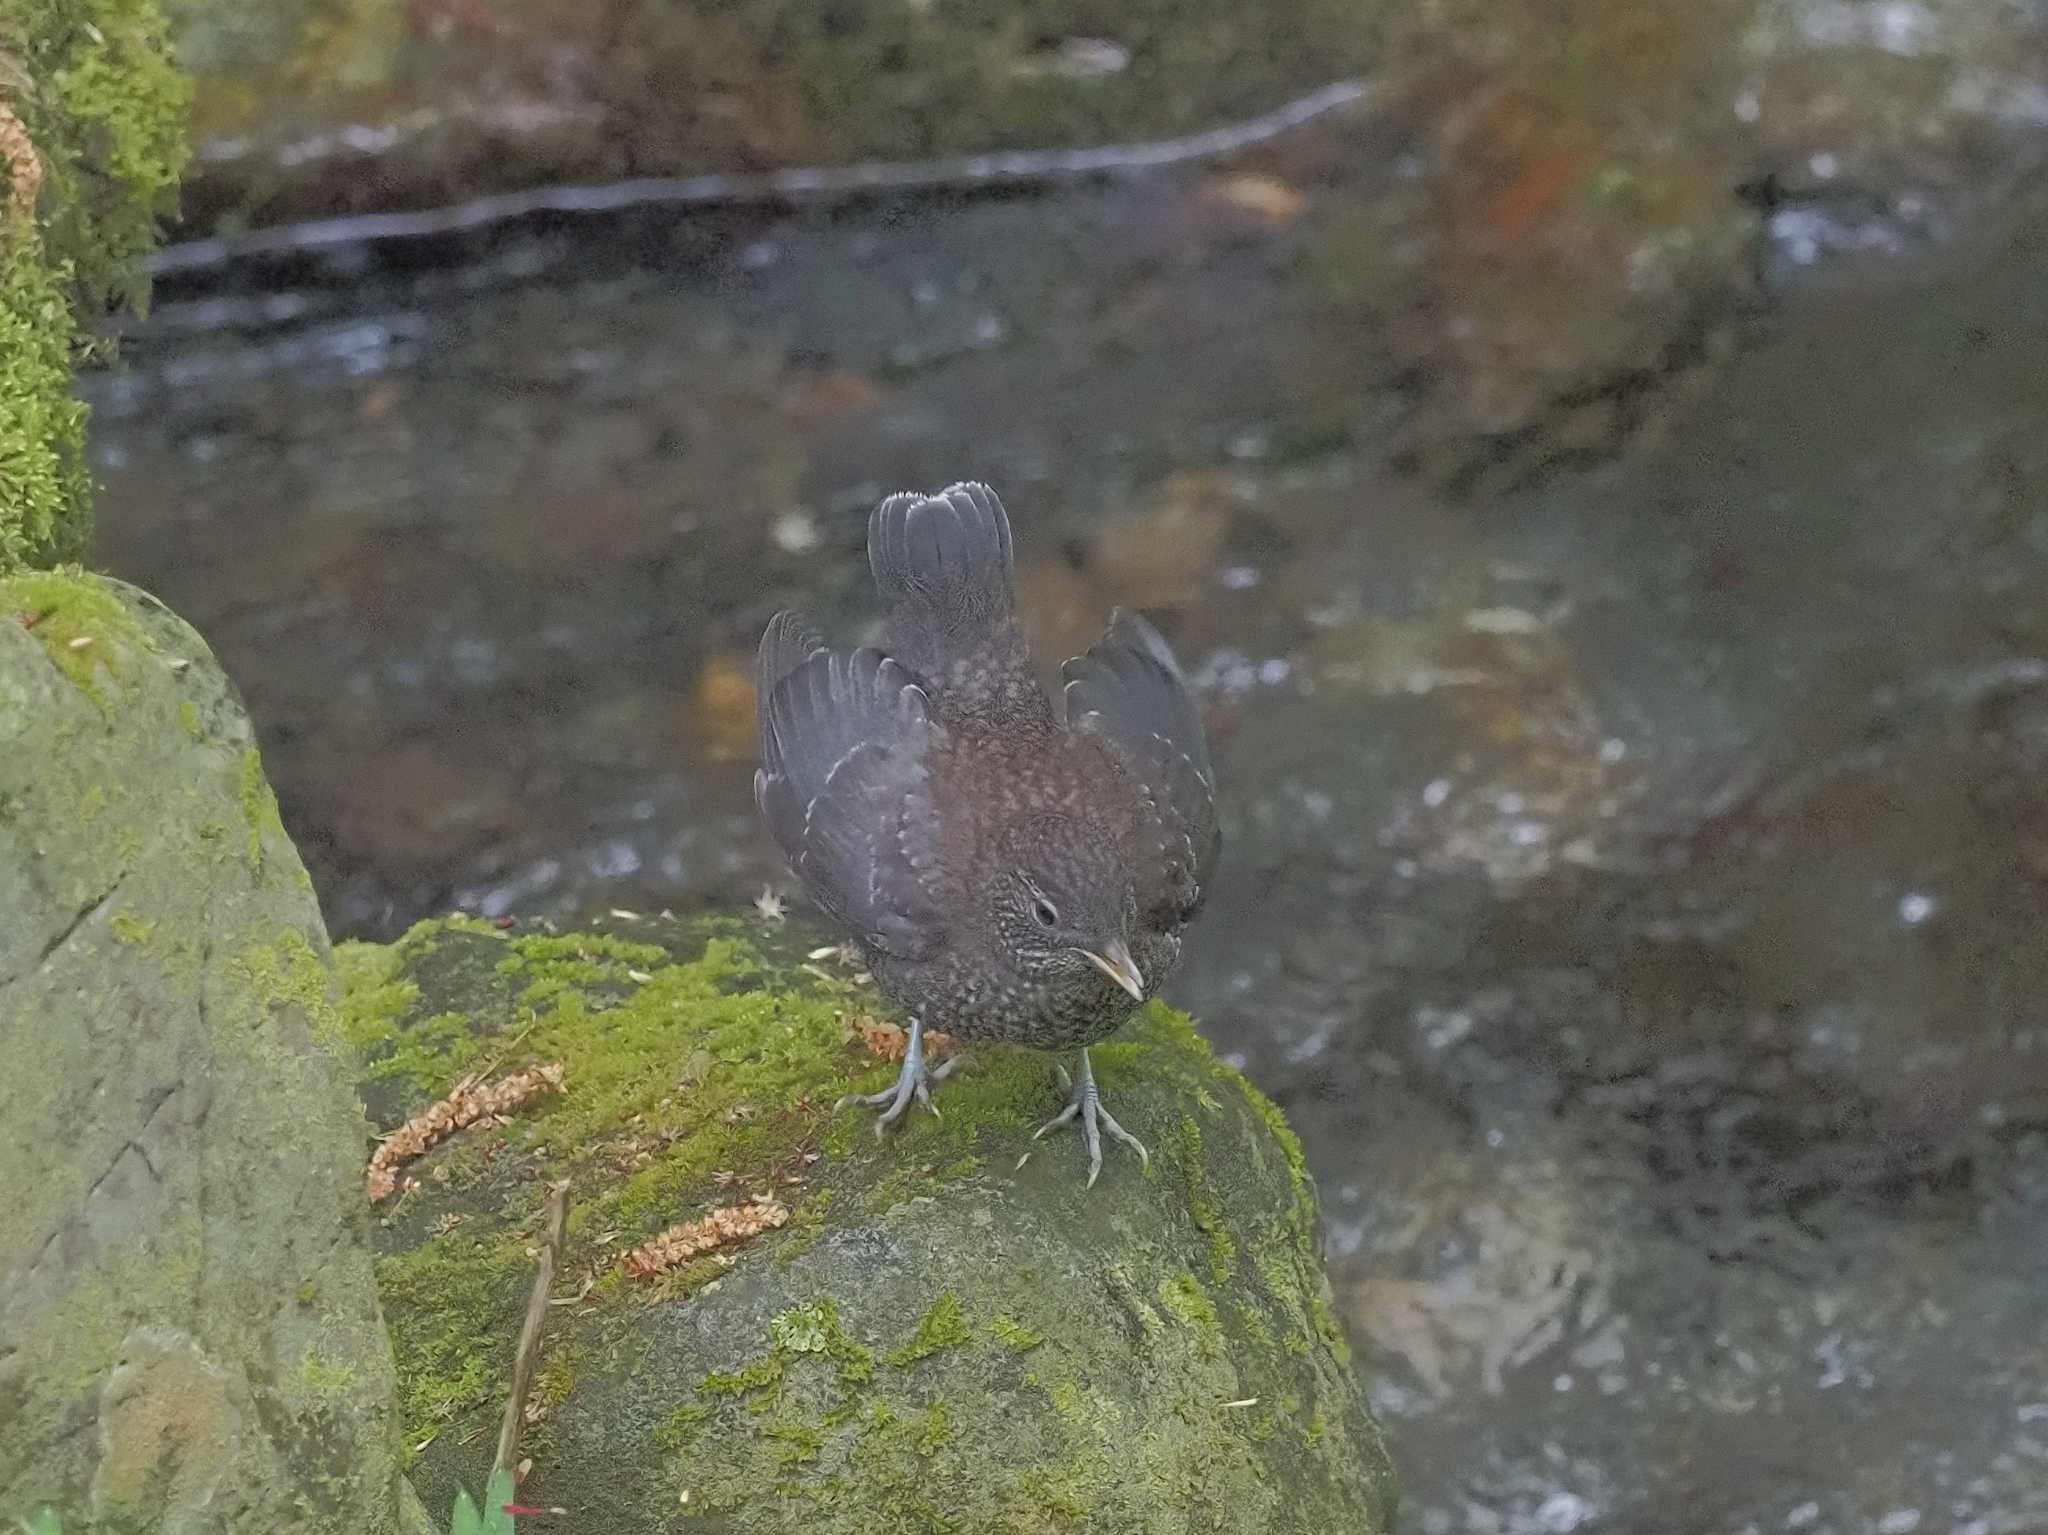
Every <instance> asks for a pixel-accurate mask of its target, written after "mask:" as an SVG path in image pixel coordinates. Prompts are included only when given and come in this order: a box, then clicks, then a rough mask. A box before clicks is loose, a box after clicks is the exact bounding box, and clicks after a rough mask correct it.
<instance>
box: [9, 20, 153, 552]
mask: <svg viewBox="0 0 2048 1535" xmlns="http://www.w3.org/2000/svg"><path fill="white" fill-rule="evenodd" d="M189 104H190V88H189V86H188V84H187V82H186V81H185V78H184V77H183V76H182V75H181V74H179V73H178V70H177V68H176V66H175V65H174V64H173V63H172V61H171V54H170V43H169V38H168V35H167V29H166V27H165V25H164V20H163V16H162V14H161V13H160V12H159V11H158V9H157V6H156V0H0V575H5V574H6V573H8V572H9V571H11V570H14V569H16V568H17V567H19V566H21V565H30V566H36V567H47V566H50V565H54V564H57V563H59V562H60V561H63V560H71V559H79V558H82V557H83V556H84V555H85V553H86V551H87V549H88V548H89V547H90V544H91V540H92V487H91V483H90V478H89V476H88V474H87V472H86V463H85V407H84V406H83V405H81V404H79V402H78V401H77V399H76V398H75V397H74V396H73V394H72V392H71V369H72V365H73V363H74V362H75V361H76V359H77V358H78V357H79V356H80V355H81V354H82V353H84V352H85V351H86V350H87V348H88V345H89V341H88V335H89V332H90V331H91V330H93V329H95V328H97V326H98V325H99V323H100V320H101V318H102V315H103V313H104V311H105V309H106V307H107V306H108V305H109V304H110V303H112V302H115V301H127V302H129V303H131V304H134V305H136V306H137V307H139V306H140V304H141V301H142V298H143V296H144V292H145V289H144V285H143V280H142V277H141V273H140V268H139V261H140V258H141V257H142V255H143V254H144V253H145V252H146V251H147V250H148V249H149V248H150V246H151V245H152V244H153V243H154V240H155V236H156V221H157V219H158V217H159V216H161V215H162V214H163V213H165V212H167V211H168V210H169V208H170V205H171V200H172V196H173V194H174V192H175V190H176V187H177V184H178V175H179V172H180V171H181V170H182V169H183V168H184V165H185V159H186V155H187V152H188V151H187V144H186V120H187V113H188V109H189Z"/></svg>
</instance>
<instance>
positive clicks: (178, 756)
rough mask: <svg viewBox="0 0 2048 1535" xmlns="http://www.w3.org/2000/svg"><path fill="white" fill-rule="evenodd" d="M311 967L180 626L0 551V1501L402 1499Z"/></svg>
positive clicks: (353, 1507) (10, 1507) (269, 1526)
mask: <svg viewBox="0 0 2048 1535" xmlns="http://www.w3.org/2000/svg"><path fill="white" fill-rule="evenodd" d="M332 993H333V980H332V974H331V971H330V969H329V967H328V960H327V942H326V936H325V934H324V932H323V930H322V928H321V925H320V917H319V912H318V910H317V909H316V907H315V906H314V902H313V897H312V894H311V892H310V891H309V889H308V888H307V881H306V876H305V871H304V869H303V868H302V867H301V866H300V863H299V860H298V856H297V854H296V853H295V852H294V851H293V849H292V847H291V844H290V843H289V842H288V841H287V840H286V838H285V836H284V834H283V832H282V830H281V828H280V827H279V824H278V818H277V807H276V802H275V801H274V800H273V799H272V797H271V793H270V790H269V787H268V786H267V785H266V783H265V782H264V778H263V772H262V767H261V764H260V763H259V762H258V760H257V756H256V751H255V748H254V745H253V743H252V739H251V734H250V729H249V723H248V720H247V718H246V717H245V716H244V714H243V712H242V709H241V707H240V704H239V703H238V702H237V700H236V699H235V697H234V695H233V693H232V692H231V690H230V688H229V686H228V684H227V682H226V681H225V679H224V678H223V677H222V676H221V673H220V671H219V670H218V668H217V667H216V666H215V664H214V662H213V659H212V657H211V656H210V655H209V654H208V652H207V650H206V647H205V645H204V644H203V643H202V642H201V641H200V639H199V637H198V636H197V635H195V634H194V633H193V632H192V631H191V630H190V629H189V628H187V627H186V626H185V625H184V624H182V623H180V622H179V621H178V620H177V619H176V618H175V617H173V616H172V615H171V614H170V613H169V612H168V611H167V610H165V609H164V608H163V607H162V606H161V605H160V604H157V603H156V602H154V601H153V600H151V599H149V598H148V597H146V596H144V595H143V594H141V593H140V592H137V591H135V590H133V589H132V588H129V587H125V586H122V585H121V584H119V583H118V582H113V581H105V580H100V579H97V578H94V577H91V576H84V575H79V574H76V573H62V572H50V573H40V574H33V575H17V576H14V577H0V1059H4V1060H5V1061H6V1062H7V1070H8V1075H9V1080H8V1086H7V1090H6V1111H5V1114H4V1116H0V1186H4V1187H5V1189H6V1190H7V1195H6V1198H5V1199H4V1200H0V1525H6V1526H7V1527H9V1528H12V1527H13V1521H14V1519H15V1518H16V1517H17V1516H27V1515H30V1514H33V1513H35V1512H37V1511H38V1510H40V1509H41V1508H43V1507H45V1506H48V1507H52V1508H54V1509H55V1510H56V1511H57V1512H58V1513H59V1514H60V1515H61V1516H63V1518H64V1519H65V1522H66V1528H70V1529H94V1530H101V1531H108V1532H125V1531H145V1530H146V1531H151V1532H164V1535H186V1532H190V1535H198V1532H201V1531H204V1532H207V1535H219V1532H235V1535H239V1532H248V1535H257V1532H261V1535H273V1532H276V1531H282V1530H292V1531H305V1532H315V1531H333V1532H336V1535H340V1532H347V1535H363V1532H388V1531H393V1530H397V1529H402V1528H411V1526H409V1525H407V1524H405V1523H403V1522H402V1520H401V1509H402V1507H404V1508H409V1509H413V1510H416V1507H417V1505H416V1504H414V1503H412V1501H411V1495H410V1491H409V1489H408V1488H407V1487H406V1486H405V1484H404V1480H403V1477H402V1476H401V1475H400V1472H399V1462H398V1440H397V1437H396V1433H395V1428H396V1424H395V1422H394V1415H393V1413H392V1410H391V1404H392V1400H393V1387H392V1366H391V1353H390V1347H389V1344H388V1342H387V1340H386V1337H385V1334H384V1329H383V1324H382V1319H381V1318H380V1316H379V1314H378V1308H377V1301H376V1295H375V1290H374V1287H373V1282H372V1278H371V1258H370V1253H369V1250H368V1246H367V1241H366V1229H365V1228H366V1225H367V1222H366V1220H365V1218H364V1213H363V1209H362V1194H361V1181H360V1176H361V1170H360V1154H361V1147H362V1144H363V1123H362V1116H361V1113H360V1110H359V1109H358V1108H357V1106H356V1105H355V1103H354V1102H353V1100H352V1098H351V1095H350V1092H349V1085H348V1082H347V1080H346V1078H345V1077H344V1076H343V1075H342V1074H341V1073H340V1072H339V1070H338V1069H337V1065H336V1061H335V1058H334V1057H333V1056H332V1055H331V1054H329V1053H328V1052H326V1051H324V1050H323V1049H322V1048H321V1047H320V1045H319V1043H318V1042H317V1036H319V1035H320V1034H321V1033H322V1032H323V1031H327V1030H331V1029H332V1028H333V1027H334V1026H335V1024H336V1018H337V1014H336V1008H335V999H334V996H333V994H332Z"/></svg>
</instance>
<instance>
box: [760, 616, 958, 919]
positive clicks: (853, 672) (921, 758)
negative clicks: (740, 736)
mask: <svg viewBox="0 0 2048 1535" xmlns="http://www.w3.org/2000/svg"><path fill="white" fill-rule="evenodd" d="M799 649H801V650H803V651H804V652H805V653H804V654H803V655H802V656H801V658H798V659H793V657H795V654H796V652H797V651H798V650H799ZM760 680H761V690H760V704H759V710H760V721H761V766H760V768H759V769H758V770H757V771H756V772H755V774H754V798H755V800H756V802H758V803H759V805H760V807H761V814H762V816H763V818H764V819H765V820H766V821H767V822H768V827H769V830H770V831H771V832H772V833H773V834H774V836H775V840H776V841H777V842H779V843H780V844H781V845H782V851H783V853H784V854H785V855H786V856H787V857H788V859H789V862H790V867H791V868H793V869H794V870H795V871H796V873H797V875H798V877H799V878H801V879H802V880H803V882H804V886H805V888H806V889H808V890H809V891H810V892H811V894H812V896H813V897H814V898H815V899H816V900H817V902H818V904H819V905H821V906H823V907H824V908H825V909H826V910H827V911H828V912H830V913H831V914H832V915H833V916H834V917H836V918H837V919H838V920H839V921H840V922H841V923H843V924H844V925H845V926H846V927H848V928H849V929H851V930H852V931H853V932H854V934H855V935H856V936H858V937H859V938H861V939H862V940H864V941H865V942H867V943H869V944H872V945H874V946H875V947H878V948H880V949H882V950H884V951H885V952H887V953H890V954H894V955H896V956H897V957H898V958H902V959H922V958H927V957H929V956H930V954H931V953H932V952H933V951H934V950H935V949H936V948H937V947H938V944H939V941H940V939H941V937H942V936H943V931H944V927H943V924H944V911H943V907H942V906H941V903H940V902H939V900H938V898H937V896H936V894H935V891H934V888H933V882H934V876H935V873H936V863H935V858H934V852H935V846H936V838H937V825H938V822H937V816H936V815H935V813H934V809H933V805H932V801H931V795H930V778H931V774H930V767H929V759H930V755H931V750H932V746H933V742H934V739H935V737H936V735H937V731H938V727H937V726H935V725H933V724H932V723H931V721H930V719H929V717H928V715H927V709H926V699H925V695H924V691H923V689H921V688H920V687H918V685H917V683H916V682H915V681H914V680H913V679H912V677H911V676H910V674H909V673H908V672H906V671H905V670H904V669H903V668H902V667H900V666H898V665H897V664H896V663H895V662H894V661H892V660H890V659H889V658H888V657H887V656H885V655H883V654H882V653H881V652H880V651H877V650H868V649H862V650H856V651H852V652H850V653H849V652H844V651H833V650H827V649H825V648H823V647H822V646H820V645H818V644H817V643H816V642H815V641H814V640H813V639H812V638H811V637H810V633H809V631H808V630H807V629H805V628H804V627H803V625H802V622H801V620H798V619H795V618H793V617H792V616H791V615H789V614H782V615H779V616H778V617H777V618H776V620H775V622H773V623H771V624H770V625H769V626H768V632H767V634H766V635H764V636H763V637H762V640H761V656H760Z"/></svg>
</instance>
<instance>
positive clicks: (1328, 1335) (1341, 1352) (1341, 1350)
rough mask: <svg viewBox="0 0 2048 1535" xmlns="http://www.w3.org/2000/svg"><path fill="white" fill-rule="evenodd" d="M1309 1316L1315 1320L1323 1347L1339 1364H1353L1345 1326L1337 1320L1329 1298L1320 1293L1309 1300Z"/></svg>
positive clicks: (1317, 1333) (1317, 1334)
mask: <svg viewBox="0 0 2048 1535" xmlns="http://www.w3.org/2000/svg"><path fill="white" fill-rule="evenodd" d="M1308 1309H1309V1315H1310V1316H1311V1317H1313V1318H1314V1319H1315V1324H1316V1336H1317V1337H1319V1338H1321V1339H1322V1340H1323V1347H1325V1348H1327V1349H1328V1350H1329V1351H1330V1352H1331V1354H1332V1355H1334V1356H1335V1357H1336V1360H1337V1362H1338V1363H1339V1364H1349V1363H1351V1345H1350V1343H1349V1342H1347V1341H1346V1339H1345V1337H1344V1324H1343V1323H1342V1322H1341V1321H1339V1320H1338V1319H1337V1313H1336V1312H1335V1311H1334V1310H1332V1309H1331V1307H1330V1302H1329V1300H1328V1298H1327V1297H1325V1296H1323V1295H1322V1294H1320V1293H1317V1294H1313V1295H1311V1296H1309V1298H1308Z"/></svg>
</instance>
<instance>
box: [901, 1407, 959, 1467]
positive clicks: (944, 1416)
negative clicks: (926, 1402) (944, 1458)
mask: <svg viewBox="0 0 2048 1535" xmlns="http://www.w3.org/2000/svg"><path fill="white" fill-rule="evenodd" d="M952 1437H953V1419H952V1416H951V1414H949V1413H948V1412H947V1411H946V1404H945V1403H944V1402H934V1403H932V1404H931V1406H929V1407H927V1408H926V1409H925V1410H924V1411H923V1412H921V1413H919V1414H918V1415H917V1417H916V1418H914V1419H913V1420H912V1421H911V1425H910V1443H911V1448H913V1449H914V1450H916V1451H917V1453H918V1454H920V1455H923V1456H925V1457H927V1458H929V1457H930V1456H933V1455H936V1454H937V1453H938V1452H939V1450H940V1448H941V1447H943V1446H944V1445H945V1444H946V1443H947V1442H948V1441H949V1440H951V1439H952Z"/></svg>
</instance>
